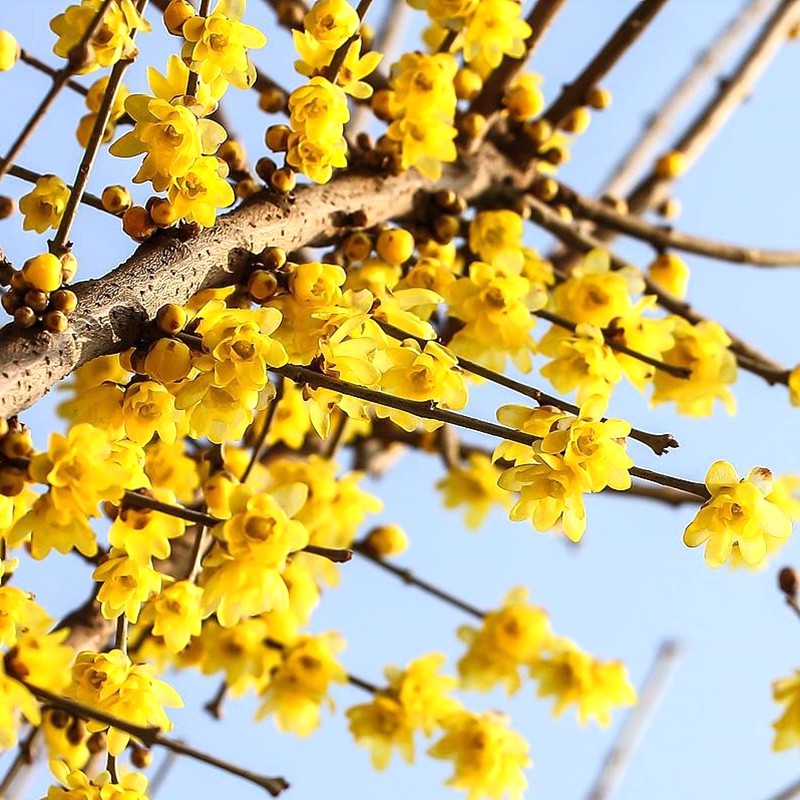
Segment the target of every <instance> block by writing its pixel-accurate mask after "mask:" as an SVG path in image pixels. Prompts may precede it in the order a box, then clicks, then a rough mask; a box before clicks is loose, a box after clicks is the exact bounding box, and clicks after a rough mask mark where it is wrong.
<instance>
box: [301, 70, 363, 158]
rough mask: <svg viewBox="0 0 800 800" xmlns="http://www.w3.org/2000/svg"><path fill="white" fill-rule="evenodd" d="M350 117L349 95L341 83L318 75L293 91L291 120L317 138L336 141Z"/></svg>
mask: <svg viewBox="0 0 800 800" xmlns="http://www.w3.org/2000/svg"><path fill="white" fill-rule="evenodd" d="M349 119H350V110H349V109H348V107H347V96H346V95H345V93H344V91H343V90H342V89H341V87H339V86H336V85H335V84H333V83H331V82H330V81H329V80H328V79H327V78H323V77H322V76H319V75H318V76H316V77H314V78H311V80H310V81H309V82H308V83H307V84H305V85H303V86H300V87H299V88H297V89H295V90H294V91H293V92H292V93H291V95H289V124H290V125H291V127H292V131H294V132H296V133H297V132H299V133H302V134H303V136H305V137H306V138H308V139H309V140H311V141H313V142H318V143H320V144H326V143H328V142H329V141H330V142H331V143H336V142H338V141H339V139H340V137H341V135H342V126H343V125H344V124H345V123H346V122H347V121H348V120H349Z"/></svg>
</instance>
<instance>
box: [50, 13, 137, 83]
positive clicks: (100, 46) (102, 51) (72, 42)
mask: <svg viewBox="0 0 800 800" xmlns="http://www.w3.org/2000/svg"><path fill="white" fill-rule="evenodd" d="M102 5H103V0H81V4H80V5H71V6H67V9H66V10H65V11H64V12H63V13H62V14H58V15H57V16H55V17H53V19H52V20H51V21H50V29H51V30H52V31H53V33H55V34H56V36H58V41H57V42H56V43H55V44H54V45H53V52H54V53H55V54H56V55H57V56H61V57H62V58H67V57H68V56H69V53H70V50H72V49H73V48H74V47H75V46H76V45H77V44H78V43H79V42H80V41H81V39H82V38H83V36H84V34H85V33H86V31H87V30H88V29H89V26H90V25H91V24H92V22H93V21H94V18H95V16H96V14H97V12H98V11H99V10H100V8H101V7H102ZM137 29H138V30H142V31H149V30H150V25H149V24H148V22H147V21H146V20H145V19H144V17H142V16H141V14H139V12H138V11H137V10H136V7H135V5H134V3H133V0H116V2H114V3H111V4H110V5H109V6H108V7H107V8H106V10H105V13H104V14H103V19H102V21H101V23H100V25H99V26H98V27H97V30H96V32H95V33H94V35H93V36H92V37H91V39H90V40H89V54H90V57H89V59H88V62H87V63H86V64H85V65H82V66H81V68H80V70H79V72H81V73H87V72H92V71H93V70H96V69H99V68H100V67H110V66H111V65H112V64H115V63H116V62H117V61H119V60H120V59H121V58H131V57H132V56H133V55H135V53H136V46H135V45H134V43H133V39H132V37H131V34H132V33H133V32H134V30H137Z"/></svg>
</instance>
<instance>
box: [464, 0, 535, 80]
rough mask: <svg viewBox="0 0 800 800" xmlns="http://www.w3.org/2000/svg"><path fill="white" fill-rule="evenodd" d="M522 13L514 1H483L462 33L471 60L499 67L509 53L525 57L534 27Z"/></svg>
mask: <svg viewBox="0 0 800 800" xmlns="http://www.w3.org/2000/svg"><path fill="white" fill-rule="evenodd" d="M521 13H522V7H521V6H520V4H519V3H517V2H515V1H514V0H481V2H480V3H478V4H477V6H476V8H475V11H474V13H473V14H472V16H471V17H470V18H469V20H468V22H467V24H466V26H465V27H464V30H463V34H462V35H463V37H464V38H463V47H464V58H465V60H466V61H467V63H469V62H471V61H476V60H478V59H481V60H484V61H486V63H487V64H488V65H489V66H490V67H492V68H496V67H498V66H500V62H501V61H502V60H503V56H505V55H508V56H512V57H513V58H522V56H523V55H524V54H525V40H526V39H527V38H528V37H529V36H530V35H531V28H530V25H528V23H527V22H525V20H524V19H522V18H521V17H520V14H521Z"/></svg>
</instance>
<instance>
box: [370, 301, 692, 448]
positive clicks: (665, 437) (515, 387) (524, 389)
mask: <svg viewBox="0 0 800 800" xmlns="http://www.w3.org/2000/svg"><path fill="white" fill-rule="evenodd" d="M550 316H552V317H555V316H556V315H555V314H553V315H550ZM559 319H561V318H560V317H559ZM551 321H552V320H551ZM376 322H377V323H378V325H380V327H381V328H382V329H383V330H384V331H385V332H386V333H388V334H389V335H390V336H394V337H395V338H396V339H413V340H414V341H416V342H417V343H418V344H419V345H420V346H421V347H424V346H425V343H426V342H428V341H435V340H430V339H422V338H420V337H418V336H412V335H411V334H408V333H406V332H405V331H402V330H400V329H399V328H396V327H395V326H394V325H390V324H389V323H387V322H381V321H380V320H376ZM556 324H559V323H556ZM570 324H572V323H570ZM574 329H575V326H574V325H573V326H572V330H574ZM626 349H627V348H626ZM631 352H635V351H631ZM628 355H630V353H629V354H628ZM637 355H642V354H637ZM642 357H643V358H649V357H648V356H642ZM455 358H456V361H457V363H458V366H459V367H461V369H463V370H466V371H467V372H471V373H472V374H473V375H478V376H479V377H481V378H484V379H486V380H488V381H491V382H492V383H496V384H497V385H498V386H503V387H505V388H506V389H511V391H513V392H517V393H518V394H521V395H524V396H525V397H529V398H530V399H531V400H533V401H534V402H536V403H538V404H539V405H540V406H555V407H556V408H560V409H561V410H562V411H567V412H568V413H570V414H575V415H578V414H579V413H580V408H579V407H578V406H576V405H574V404H572V403H568V402H567V401H566V400H562V399H561V398H559V397H556V396H555V395H552V394H548V393H547V392H543V391H542V390H541V389H537V388H536V387H534V386H528V385H527V384H525V383H522V382H520V381H517V380H514V379H513V378H510V377H508V376H507V375H504V374H503V373H502V372H496V371H495V370H493V369H489V368H488V367H484V366H483V365H482V364H478V363H477V362H475V361H470V360H469V359H467V358H462V357H461V356H458V355H457V356H455ZM653 360H655V359H653ZM648 363H649V362H648ZM658 363H662V362H658ZM663 366H664V367H670V368H673V369H675V370H678V369H681V368H680V367H674V366H673V365H672V364H664V365H663ZM683 371H684V372H685V370H683ZM673 374H674V373H673ZM678 377H686V376H685V375H679V376H678ZM630 438H631V439H636V440H637V441H639V442H641V443H642V444H645V445H647V446H648V447H649V448H650V449H651V450H652V451H653V452H654V453H655V454H656V455H657V456H660V455H663V454H664V453H666V452H667V450H669V449H670V448H671V447H678V446H679V445H678V441H677V439H675V437H674V436H673V435H672V434H671V433H648V432H647V431H642V430H639V429H638V428H631V432H630Z"/></svg>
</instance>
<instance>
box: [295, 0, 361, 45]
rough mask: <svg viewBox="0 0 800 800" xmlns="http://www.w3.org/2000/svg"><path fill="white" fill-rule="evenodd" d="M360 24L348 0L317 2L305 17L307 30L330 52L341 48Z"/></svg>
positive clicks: (322, 0)
mask: <svg viewBox="0 0 800 800" xmlns="http://www.w3.org/2000/svg"><path fill="white" fill-rule="evenodd" d="M359 24H360V20H359V18H358V14H357V13H356V10H355V9H354V8H353V7H352V6H351V5H350V4H349V3H348V2H347V0H317V2H316V3H314V5H313V6H311V8H310V9H309V11H308V13H307V14H306V16H305V20H304V21H303V25H304V26H305V29H306V30H307V31H308V32H309V33H310V34H311V35H312V36H313V37H314V38H315V39H316V40H317V41H318V42H319V43H320V44H322V45H325V47H327V48H328V49H329V50H336V49H338V48H339V47H341V46H342V45H343V44H344V43H345V42H346V41H347V40H348V39H349V38H350V37H351V36H352V35H353V34H354V33H355V32H356V31H357V30H358V26H359Z"/></svg>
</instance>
